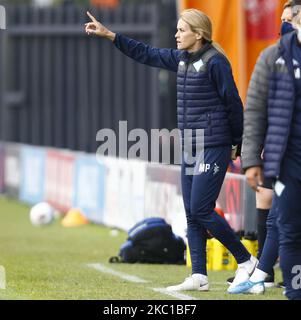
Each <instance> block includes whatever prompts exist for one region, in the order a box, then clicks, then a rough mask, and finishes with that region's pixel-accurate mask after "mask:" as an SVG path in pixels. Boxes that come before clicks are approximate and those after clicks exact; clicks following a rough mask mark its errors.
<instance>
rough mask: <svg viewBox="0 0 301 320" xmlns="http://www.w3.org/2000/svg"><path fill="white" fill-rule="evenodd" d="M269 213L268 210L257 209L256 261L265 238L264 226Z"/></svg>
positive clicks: (265, 229) (265, 227)
mask: <svg viewBox="0 0 301 320" xmlns="http://www.w3.org/2000/svg"><path fill="white" fill-rule="evenodd" d="M269 211H270V209H257V233H258V255H257V258H258V259H259V258H260V256H261V253H262V249H263V245H264V242H265V238H266V236H267V226H266V224H267V218H268V214H269Z"/></svg>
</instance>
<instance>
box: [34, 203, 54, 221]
mask: <svg viewBox="0 0 301 320" xmlns="http://www.w3.org/2000/svg"><path fill="white" fill-rule="evenodd" d="M53 220H54V209H53V208H52V207H51V205H50V204H48V203H47V202H40V203H37V204H36V205H34V206H33V207H32V208H31V210H30V221H31V223H32V224H33V225H34V226H45V225H48V224H50V223H51V222H52V221H53Z"/></svg>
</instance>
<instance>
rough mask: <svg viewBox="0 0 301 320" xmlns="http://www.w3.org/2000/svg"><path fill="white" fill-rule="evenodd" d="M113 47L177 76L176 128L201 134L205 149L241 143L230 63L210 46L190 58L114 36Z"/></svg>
mask: <svg viewBox="0 0 301 320" xmlns="http://www.w3.org/2000/svg"><path fill="white" fill-rule="evenodd" d="M114 43H115V45H116V47H117V48H118V49H119V50H121V51H122V52H123V53H124V54H126V55H127V56H129V57H131V58H132V59H134V60H136V61H138V62H140V63H143V64H147V65H150V66H152V67H158V68H164V69H167V70H169V71H174V72H177V75H178V77H177V92H178V109H177V111H178V112H177V114H178V127H179V129H180V130H181V131H182V133H183V131H184V130H185V129H192V137H193V139H192V140H193V141H192V145H193V147H195V146H196V141H197V140H196V138H197V137H196V133H197V132H196V129H203V130H204V146H205V147H218V146H226V145H231V144H233V145H237V144H240V143H241V140H242V133H243V106H242V102H241V99H240V97H239V94H238V91H237V88H236V85H235V82H234V79H233V76H232V70H231V66H230V63H229V62H228V60H227V59H226V57H224V56H223V55H222V54H221V53H219V52H218V51H217V50H216V49H215V48H214V47H213V46H212V45H211V44H206V45H205V46H203V48H202V49H201V50H199V51H198V52H196V53H193V54H190V53H188V52H187V51H181V50H174V49H159V48H153V47H150V46H148V45H145V44H144V43H141V42H138V41H136V40H133V39H130V38H127V37H125V36H123V35H120V34H117V35H116V38H115V40H114Z"/></svg>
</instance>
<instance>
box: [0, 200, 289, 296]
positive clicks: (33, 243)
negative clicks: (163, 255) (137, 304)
mask: <svg viewBox="0 0 301 320" xmlns="http://www.w3.org/2000/svg"><path fill="white" fill-rule="evenodd" d="M110 231H111V229H109V228H105V227H102V226H99V225H93V224H90V225H86V226H82V227H79V228H70V229H68V228H64V227H62V226H61V224H60V221H56V222H54V223H53V224H52V225H50V226H46V227H40V228H37V227H33V226H32V225H31V223H30V221H29V207H28V206H26V205H24V204H20V203H18V202H16V201H13V200H10V199H7V198H4V197H3V198H0V265H2V266H3V267H4V268H5V273H6V289H0V299H30V300H32V299H33V300H36V299H37V300H44V299H47V300H53V299H55V300H68V299H74V300H80V299H92V300H94V299H97V300H111V299H114V300H131V299H137V300H140V299H143V300H166V299H168V300H171V299H176V297H171V296H167V295H166V294H164V293H160V292H156V291H154V290H153V288H164V287H166V286H168V285H172V284H176V283H178V282H179V281H181V280H183V279H184V278H185V277H186V276H187V275H189V272H190V270H189V269H188V268H186V267H185V266H175V265H145V264H134V265H131V264H110V263H108V259H109V258H110V257H111V256H114V255H116V254H117V253H118V251H119V247H120V245H121V244H122V243H123V242H124V241H125V240H126V237H127V235H126V233H124V232H119V234H118V235H117V236H116V235H115V236H112V235H111V233H110ZM89 263H101V264H102V265H103V266H105V267H107V268H110V270H112V271H113V272H114V271H115V272H116V271H117V272H119V273H122V274H124V273H125V274H128V275H132V276H136V277H139V278H142V279H144V280H146V281H147V282H146V283H133V282H129V281H127V280H125V279H123V278H121V277H119V276H118V275H117V276H116V275H113V274H108V273H103V272H100V271H97V270H94V269H92V268H89V267H88V266H87V264H89ZM233 273H234V272H231V271H219V272H214V271H211V272H209V280H210V285H211V290H210V291H209V292H207V293H204V292H182V293H183V294H186V295H189V296H190V297H194V298H196V299H201V300H242V299H243V300H285V297H284V296H283V294H282V289H279V288H274V289H268V290H267V292H266V293H265V294H264V295H259V296H253V295H228V294H227V293H226V289H227V284H226V279H227V278H228V277H230V276H232V275H233ZM276 280H277V281H281V275H280V270H279V269H276Z"/></svg>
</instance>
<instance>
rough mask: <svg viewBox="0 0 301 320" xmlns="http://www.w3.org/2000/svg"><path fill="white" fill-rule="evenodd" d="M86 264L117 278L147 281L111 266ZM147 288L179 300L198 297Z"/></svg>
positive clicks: (138, 281) (137, 281)
mask: <svg viewBox="0 0 301 320" xmlns="http://www.w3.org/2000/svg"><path fill="white" fill-rule="evenodd" d="M87 266H88V267H89V268H92V269H95V270H97V271H100V272H103V273H108V274H111V275H113V276H116V277H118V278H121V279H123V280H127V281H130V282H135V283H148V282H149V281H147V280H144V279H142V278H139V277H136V276H132V275H130V274H127V273H124V272H119V271H115V270H113V269H111V268H108V267H106V266H104V265H103V264H101V263H89V264H87ZM149 289H151V290H153V291H155V292H159V293H161V294H165V295H167V296H171V297H173V298H176V299H179V300H198V299H196V298H194V297H191V296H188V295H186V294H182V293H178V292H170V291H167V290H166V289H164V288H149Z"/></svg>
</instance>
